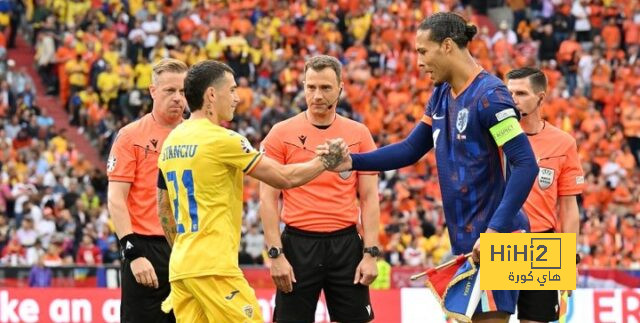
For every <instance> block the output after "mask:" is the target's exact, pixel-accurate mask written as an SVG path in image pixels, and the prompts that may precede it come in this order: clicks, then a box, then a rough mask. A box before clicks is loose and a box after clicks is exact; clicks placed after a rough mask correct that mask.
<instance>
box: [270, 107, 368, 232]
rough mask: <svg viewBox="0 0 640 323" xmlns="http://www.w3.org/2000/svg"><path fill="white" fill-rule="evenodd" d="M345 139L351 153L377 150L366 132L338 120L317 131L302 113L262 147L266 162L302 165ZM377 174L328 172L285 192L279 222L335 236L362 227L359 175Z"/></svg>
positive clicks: (283, 124) (274, 132) (279, 127)
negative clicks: (331, 143)
mask: <svg viewBox="0 0 640 323" xmlns="http://www.w3.org/2000/svg"><path fill="white" fill-rule="evenodd" d="M333 138H343V139H344V141H345V142H346V143H347V145H348V146H349V149H350V151H351V152H353V153H358V152H367V151H371V150H374V149H376V145H375V143H374V142H373V138H372V137H371V134H370V133H369V130H368V129H367V127H366V126H364V125H363V124H361V123H358V122H356V121H353V120H350V119H347V118H344V117H342V116H339V115H337V116H336V119H335V121H334V122H333V123H332V124H331V126H329V128H327V129H320V128H317V127H315V126H313V125H312V124H311V123H310V122H309V120H307V117H306V115H305V113H304V112H302V113H300V114H298V115H297V116H295V117H292V118H290V119H288V120H285V121H282V122H279V123H278V124H276V125H275V126H274V127H273V128H272V129H271V131H270V132H269V134H268V135H267V136H266V137H265V138H264V140H263V141H262V145H261V146H262V149H263V150H264V151H265V154H266V156H269V157H270V158H272V159H274V160H276V161H278V162H280V163H281V164H292V163H301V162H306V161H308V160H311V159H313V158H314V157H315V149H316V147H317V146H318V145H320V144H323V143H324V142H325V141H326V140H327V139H333ZM375 174H377V172H355V171H347V172H342V173H339V174H338V173H333V172H324V173H323V174H322V175H320V176H319V177H317V178H316V179H314V180H312V181H311V182H309V183H307V184H305V185H303V186H301V187H296V188H292V189H287V190H282V195H283V207H282V214H281V218H282V220H283V221H284V223H286V224H287V225H290V226H292V227H295V228H298V229H301V230H306V231H314V232H331V231H336V230H340V229H343V228H345V227H348V226H350V225H353V224H356V223H357V222H358V217H359V215H360V208H359V206H358V202H357V189H358V175H375Z"/></svg>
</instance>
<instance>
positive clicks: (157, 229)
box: [107, 113, 171, 236]
mask: <svg viewBox="0 0 640 323" xmlns="http://www.w3.org/2000/svg"><path fill="white" fill-rule="evenodd" d="M169 132H171V129H170V128H167V127H163V126H161V125H160V124H158V123H157V122H156V121H155V119H154V117H153V115H152V114H151V113H149V114H147V115H145V116H144V117H142V118H140V119H139V120H137V121H134V122H132V123H130V124H128V125H126V126H124V127H122V129H120V131H119V132H118V135H117V137H116V139H115V141H114V143H113V147H111V152H110V154H109V160H108V162H107V175H108V176H109V181H115V182H127V183H131V188H130V190H129V196H127V209H128V210H129V216H130V217H131V227H132V229H133V232H135V233H138V234H142V235H158V236H163V235H164V231H163V230H162V226H160V220H159V219H158V210H157V204H156V199H157V196H156V186H157V184H158V156H159V155H160V150H161V149H162V143H163V142H164V140H165V139H166V138H167V136H168V135H169Z"/></svg>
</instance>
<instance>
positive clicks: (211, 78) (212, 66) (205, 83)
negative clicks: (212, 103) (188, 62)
mask: <svg viewBox="0 0 640 323" xmlns="http://www.w3.org/2000/svg"><path fill="white" fill-rule="evenodd" d="M225 72H228V73H231V75H234V73H233V70H232V69H231V67H229V65H227V64H225V63H221V62H218V61H214V60H206V61H202V62H200V63H197V64H195V65H193V66H191V68H190V69H189V71H188V72H187V76H186V77H185V78H184V96H185V97H186V98H187V104H188V105H189V110H191V112H194V111H198V110H200V109H202V105H203V104H204V92H205V91H206V90H207V89H208V88H209V87H211V86H216V85H217V84H216V83H217V82H220V80H222V79H223V78H224V73H225Z"/></svg>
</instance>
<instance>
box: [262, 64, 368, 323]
mask: <svg viewBox="0 0 640 323" xmlns="http://www.w3.org/2000/svg"><path fill="white" fill-rule="evenodd" d="M341 71H342V64H341V63H340V61H338V60H337V59H336V58H334V57H331V56H326V55H319V56H315V57H312V58H310V59H309V60H308V61H307V62H306V64H305V68H304V93H305V99H306V103H307V107H308V108H307V110H306V111H304V112H301V113H299V114H298V115H296V116H294V117H292V118H290V119H288V120H285V121H282V122H280V123H278V124H276V125H275V126H274V127H273V129H271V131H270V132H269V134H268V135H267V137H266V138H265V139H264V141H263V142H262V147H263V148H264V151H265V154H266V156H269V157H272V158H273V159H274V160H276V161H278V162H279V163H282V164H291V163H296V162H303V161H307V160H310V159H312V158H314V157H315V154H314V149H313V147H316V146H317V145H318V144H322V143H324V142H325V141H326V140H327V139H329V138H338V137H339V138H343V139H344V140H345V142H346V144H347V145H348V146H349V148H350V151H352V152H367V151H371V150H374V149H376V146H375V143H374V141H373V138H372V137H371V134H370V133H369V130H368V129H367V128H366V127H365V126H364V125H363V124H360V123H358V122H355V121H353V120H349V119H347V118H344V117H342V116H340V115H338V114H337V113H336V105H337V103H338V101H339V98H340V93H341V92H342V86H343V84H342V75H341ZM377 186H378V175H377V172H352V171H345V172H342V173H340V174H337V173H326V174H323V175H322V176H320V177H318V178H316V179H315V180H313V181H312V182H310V183H308V184H306V185H304V186H300V187H298V188H295V189H289V190H279V189H276V188H273V187H270V186H268V185H264V184H262V185H260V216H261V218H262V223H263V227H264V233H265V241H266V243H267V248H268V256H269V257H270V258H272V260H271V269H270V270H271V277H272V279H273V281H274V283H275V284H276V287H277V288H278V290H277V292H276V301H275V303H276V307H275V310H274V318H273V319H274V321H277V322H313V321H314V319H315V312H316V305H317V304H318V298H319V297H320V291H321V290H324V293H325V297H326V302H327V306H328V309H329V314H330V316H331V321H338V322H368V321H371V320H372V319H373V317H374V313H373V309H372V308H371V301H370V298H369V287H368V285H369V284H371V282H373V280H375V278H376V276H377V265H376V258H377V256H378V255H379V253H380V249H379V243H378V226H379V217H380V207H379V201H378V187H377ZM281 193H282V196H283V207H282V211H280V210H279V208H278V200H279V197H280V194H281ZM358 198H359V201H360V202H359V203H357V202H356V201H358ZM360 214H362V224H363V231H364V233H363V238H362V239H361V238H360V236H359V235H358V231H357V230H356V224H358V223H359V222H360V221H359V219H360ZM280 218H282V220H283V222H284V223H285V224H286V227H285V229H284V232H283V233H282V237H281V235H280V225H279V224H280Z"/></svg>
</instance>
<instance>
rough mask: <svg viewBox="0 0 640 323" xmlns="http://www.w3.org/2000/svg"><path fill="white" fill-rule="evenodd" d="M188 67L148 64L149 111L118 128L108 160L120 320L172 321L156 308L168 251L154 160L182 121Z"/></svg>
mask: <svg viewBox="0 0 640 323" xmlns="http://www.w3.org/2000/svg"><path fill="white" fill-rule="evenodd" d="M186 73H187V66H186V65H185V64H184V63H183V62H181V61H178V60H174V59H165V60H161V61H159V62H158V63H157V64H155V65H154V66H153V70H152V75H151V76H152V84H151V86H150V87H149V92H150V93H151V97H152V98H153V108H152V110H151V112H150V113H148V114H147V115H145V116H144V117H142V118H140V119H139V120H137V121H135V122H132V123H130V124H128V125H127V126H125V127H123V128H122V129H120V131H119V132H118V135H117V137H116V139H115V141H114V143H113V147H112V148H111V153H110V155H109V159H108V162H107V175H108V176H109V192H108V194H109V199H108V207H109V213H110V214H111V218H112V219H113V224H114V226H115V229H116V234H117V235H118V237H119V238H120V246H121V248H122V250H123V255H124V261H123V262H122V301H121V303H120V304H121V305H120V315H121V321H122V322H125V323H126V322H136V323H137V322H174V321H175V318H174V317H173V314H168V315H167V314H164V313H162V312H161V310H160V304H161V303H162V301H163V300H164V299H165V298H166V297H167V295H169V291H170V286H169V280H168V278H169V255H170V253H171V248H170V247H169V245H168V244H167V241H166V240H165V238H164V233H163V231H162V227H161V226H160V222H159V221H158V216H157V206H156V183H157V182H156V179H157V174H158V156H159V155H160V148H161V147H162V143H163V142H164V140H165V138H166V137H167V135H168V134H169V132H170V131H171V129H173V128H174V127H175V126H177V125H178V124H179V123H180V122H182V112H183V110H184V108H185V106H186V100H185V98H184V90H183V89H184V85H183V84H184V78H185V75H186Z"/></svg>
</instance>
